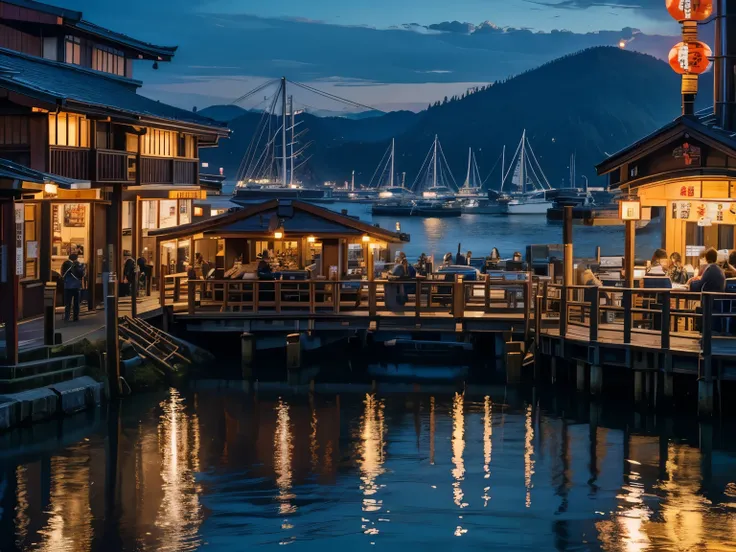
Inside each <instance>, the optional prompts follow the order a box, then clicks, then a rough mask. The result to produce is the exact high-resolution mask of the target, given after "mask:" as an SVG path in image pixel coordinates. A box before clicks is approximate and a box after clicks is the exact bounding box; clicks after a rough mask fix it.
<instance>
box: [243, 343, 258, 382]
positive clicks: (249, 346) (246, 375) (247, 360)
mask: <svg viewBox="0 0 736 552" xmlns="http://www.w3.org/2000/svg"><path fill="white" fill-rule="evenodd" d="M254 352H255V336H254V335H253V334H252V333H248V332H243V333H242V334H240V369H241V373H242V375H243V379H244V380H246V381H247V380H250V379H252V378H253V353H254Z"/></svg>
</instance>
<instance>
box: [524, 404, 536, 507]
mask: <svg viewBox="0 0 736 552" xmlns="http://www.w3.org/2000/svg"><path fill="white" fill-rule="evenodd" d="M533 475H534V424H533V423H532V405H529V406H527V408H526V418H525V421H524V486H525V487H526V500H525V502H524V504H525V505H526V507H527V508H531V505H532V487H534V485H533V484H532V476H533Z"/></svg>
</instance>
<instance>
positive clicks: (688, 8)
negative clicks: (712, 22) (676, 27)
mask: <svg viewBox="0 0 736 552" xmlns="http://www.w3.org/2000/svg"><path fill="white" fill-rule="evenodd" d="M665 6H666V7H667V11H668V12H669V14H670V15H671V16H672V17H673V18H675V19H676V20H677V21H679V22H680V24H681V26H682V42H678V43H677V44H675V45H674V47H673V48H672V49H671V50H670V54H669V56H668V57H669V62H670V67H672V69H673V70H674V71H675V73H677V74H679V75H682V89H681V94H682V114H683V115H693V114H694V113H695V95H696V94H697V93H698V75H700V74H702V73H705V72H706V71H707V70H708V68H709V67H710V59H709V58H710V57H711V56H712V55H713V52H712V51H711V49H710V47H709V46H708V45H707V44H706V43H704V42H701V41H700V40H698V23H699V22H702V21H704V20H706V19H708V18H709V17H710V16H711V15H712V14H713V0H665Z"/></svg>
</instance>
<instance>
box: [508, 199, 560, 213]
mask: <svg viewBox="0 0 736 552" xmlns="http://www.w3.org/2000/svg"><path fill="white" fill-rule="evenodd" d="M551 207H552V202H551V201H533V202H524V201H520V202H516V201H510V202H509V203H508V205H507V207H506V210H507V212H508V214H509V215H546V214H547V209H550V208H551Z"/></svg>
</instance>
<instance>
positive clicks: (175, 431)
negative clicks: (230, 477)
mask: <svg viewBox="0 0 736 552" xmlns="http://www.w3.org/2000/svg"><path fill="white" fill-rule="evenodd" d="M161 408H162V410H163V413H162V415H161V417H160V420H159V426H158V445H159V451H160V454H161V479H162V482H163V483H162V490H163V497H162V499H161V505H160V507H159V509H158V515H157V517H156V527H157V528H158V529H160V531H161V538H160V539H158V542H157V544H156V547H155V549H156V550H171V551H177V552H181V551H186V550H196V549H197V548H198V547H199V546H200V545H201V543H202V541H201V538H200V536H199V532H198V529H199V525H200V524H201V523H202V507H201V505H200V503H199V495H200V493H201V492H202V488H201V486H200V485H199V484H198V483H197V482H196V479H195V474H196V473H197V472H198V471H199V447H200V443H199V419H198V417H197V415H196V414H192V415H187V412H186V401H185V400H184V398H183V397H181V395H180V394H179V392H178V391H176V390H175V389H172V390H171V391H170V397H169V399H168V400H166V401H164V402H162V403H161Z"/></svg>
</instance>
